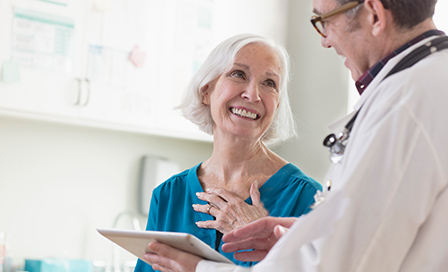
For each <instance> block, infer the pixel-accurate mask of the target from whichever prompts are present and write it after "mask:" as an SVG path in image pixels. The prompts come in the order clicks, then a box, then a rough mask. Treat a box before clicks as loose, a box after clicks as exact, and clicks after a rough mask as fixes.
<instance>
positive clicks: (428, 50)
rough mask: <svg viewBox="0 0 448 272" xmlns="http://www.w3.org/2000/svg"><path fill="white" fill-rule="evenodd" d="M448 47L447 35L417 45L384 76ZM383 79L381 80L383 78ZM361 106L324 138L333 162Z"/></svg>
mask: <svg viewBox="0 0 448 272" xmlns="http://www.w3.org/2000/svg"><path fill="white" fill-rule="evenodd" d="M447 48H448V37H447V36H442V37H440V38H436V39H434V40H431V41H429V42H427V43H426V44H424V45H422V46H420V47H418V48H417V49H415V50H414V51H412V52H411V53H410V54H409V55H407V56H406V57H405V58H403V59H402V60H401V61H400V62H398V64H397V65H396V66H395V67H394V68H393V69H392V70H391V71H390V72H389V73H388V74H387V75H386V76H385V77H384V79H386V78H387V77H389V76H391V75H393V74H395V73H397V72H399V71H401V70H404V69H406V68H409V67H411V66H412V65H414V64H415V63H417V62H418V61H420V60H422V59H424V58H425V57H427V56H428V55H430V54H432V53H435V52H437V51H440V50H443V49H447ZM384 79H383V80H384ZM360 110H361V108H360V109H358V111H357V112H356V113H355V114H354V115H353V117H352V118H351V119H350V121H348V123H347V124H346V125H345V126H344V128H343V129H342V131H341V132H340V133H339V134H338V135H337V136H336V135H335V134H334V133H332V134H330V135H328V136H327V137H325V139H324V143H323V144H324V146H326V147H328V148H329V150H330V161H331V162H332V163H334V164H337V163H338V162H340V161H341V160H342V157H343V155H344V152H345V148H346V147H347V144H348V139H349V137H350V132H351V131H352V129H353V125H354V123H355V121H356V118H357V117H358V114H359V112H360Z"/></svg>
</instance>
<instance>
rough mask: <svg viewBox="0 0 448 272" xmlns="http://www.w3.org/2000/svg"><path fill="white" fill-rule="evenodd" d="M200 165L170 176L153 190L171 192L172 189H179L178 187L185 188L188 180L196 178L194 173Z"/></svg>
mask: <svg viewBox="0 0 448 272" xmlns="http://www.w3.org/2000/svg"><path fill="white" fill-rule="evenodd" d="M200 165H201V164H198V165H195V166H193V167H192V168H190V169H186V170H184V171H182V172H180V173H177V174H174V175H172V176H171V177H169V178H168V179H167V180H165V181H164V182H162V183H161V184H159V185H158V186H157V187H156V188H155V189H154V190H158V191H162V190H171V188H173V187H175V188H176V189H179V188H178V187H179V186H181V187H185V186H187V183H188V180H190V179H195V178H197V174H196V171H197V169H198V167H199V166H200Z"/></svg>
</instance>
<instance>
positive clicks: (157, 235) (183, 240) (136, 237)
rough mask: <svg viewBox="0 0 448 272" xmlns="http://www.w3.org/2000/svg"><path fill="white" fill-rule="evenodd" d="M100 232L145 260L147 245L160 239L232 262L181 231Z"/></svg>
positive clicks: (202, 254)
mask: <svg viewBox="0 0 448 272" xmlns="http://www.w3.org/2000/svg"><path fill="white" fill-rule="evenodd" d="M97 230H98V232H99V233H100V234H102V235H103V236H104V237H106V238H108V239H109V240H111V241H112V242H114V243H116V244H117V245H119V246H120V247H122V248H124V249H126V250H127V251H129V252H130V253H132V254H134V255H135V256H137V257H138V258H139V259H141V260H142V261H144V262H146V263H149V262H147V261H145V260H144V259H143V258H142V256H143V254H145V253H147V252H149V250H148V248H147V246H148V243H149V242H151V241H159V242H161V243H164V244H167V245H170V246H172V247H175V248H177V249H180V250H183V251H186V252H190V253H192V254H195V255H198V256H199V257H202V258H204V259H207V260H211V261H216V262H223V263H229V264H232V263H233V262H232V261H230V260H229V259H227V258H226V257H224V256H223V255H222V254H220V253H219V252H217V251H216V250H214V249H213V248H211V247H210V246H209V245H207V244H206V243H204V242H203V241H201V240H199V238H197V237H196V236H194V235H192V234H188V233H181V232H165V231H137V230H117V229H97Z"/></svg>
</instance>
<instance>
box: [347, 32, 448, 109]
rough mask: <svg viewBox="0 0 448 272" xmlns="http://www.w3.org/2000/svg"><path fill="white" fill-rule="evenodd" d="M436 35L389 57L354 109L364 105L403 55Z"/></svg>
mask: <svg viewBox="0 0 448 272" xmlns="http://www.w3.org/2000/svg"><path fill="white" fill-rule="evenodd" d="M438 37H439V36H431V37H429V38H426V39H424V40H421V41H420V42H418V43H416V44H414V45H412V46H411V47H409V48H408V49H406V50H404V51H403V52H401V53H400V54H398V55H397V56H395V57H393V58H392V59H390V60H389V61H388V62H387V64H386V65H385V66H384V67H383V69H381V71H380V72H379V73H378V75H377V76H376V77H375V78H374V79H373V81H372V82H371V83H370V84H369V86H368V87H367V88H366V89H365V90H364V92H363V93H362V95H361V97H360V98H359V100H358V102H357V103H356V104H355V106H354V107H353V108H354V111H355V112H356V111H358V110H359V109H360V108H361V107H362V106H363V105H364V103H365V102H366V101H367V100H368V99H369V98H370V97H371V96H372V95H373V93H374V90H376V89H377V88H378V85H380V84H381V82H382V81H383V79H384V77H386V75H387V74H388V73H389V72H390V71H391V70H392V69H393V68H394V67H395V65H397V64H398V62H400V60H402V59H403V58H404V57H406V56H407V55H408V54H409V53H411V52H412V51H413V50H415V49H416V48H417V47H420V46H422V45H424V44H425V43H427V42H429V41H431V40H433V39H436V38H438Z"/></svg>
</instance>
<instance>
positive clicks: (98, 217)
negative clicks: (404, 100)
mask: <svg viewBox="0 0 448 272" xmlns="http://www.w3.org/2000/svg"><path fill="white" fill-rule="evenodd" d="M439 2H440V3H438V6H437V8H436V17H435V18H436V23H437V25H438V27H439V28H440V29H442V30H447V29H448V20H447V19H446V18H448V16H447V14H448V5H447V2H446V1H439ZM311 4H312V1H311V0H308V1H299V0H244V1H241V0H0V70H1V74H0V76H1V77H0V263H2V264H3V265H2V267H3V268H0V272H3V271H14V270H17V271H19V270H20V269H23V268H24V267H25V260H27V261H28V262H29V263H31V262H32V261H39V262H45V261H49V260H51V261H53V262H54V263H56V264H58V263H63V264H65V265H66V264H67V262H68V261H79V263H77V265H78V267H82V264H83V263H85V262H88V263H89V264H94V266H93V268H92V266H90V267H91V268H89V269H93V270H95V271H132V266H133V265H135V261H136V258H135V257H133V256H131V255H129V254H127V253H126V252H124V251H123V250H120V249H117V248H114V247H113V244H112V243H111V242H110V241H108V240H106V239H105V238H104V237H102V236H100V235H99V234H98V233H97V231H96V228H112V227H115V228H123V229H138V228H142V229H144V228H145V226H146V213H147V209H148V207H149V206H148V201H149V197H150V195H151V190H152V188H154V186H156V185H157V184H158V183H160V182H161V181H163V180H164V179H165V178H168V177H169V176H171V175H172V174H175V173H177V172H180V171H181V170H184V169H187V168H190V167H192V166H194V165H196V164H197V163H199V162H201V161H203V160H205V159H207V158H208V157H209V156H210V154H211V150H212V139H211V137H210V136H208V135H205V134H204V133H202V132H200V131H198V129H197V128H196V127H194V126H193V125H191V124H190V123H189V122H188V121H186V120H184V119H183V118H182V117H180V115H179V113H178V112H176V111H174V110H173V107H174V106H175V105H176V104H177V103H178V101H179V99H180V96H181V94H182V92H183V89H184V87H185V85H186V84H187V82H188V79H189V78H190V77H191V76H192V75H193V73H194V72H195V71H196V69H197V68H198V67H199V66H200V65H201V63H202V61H203V60H204V59H205V57H206V56H207V55H208V53H209V52H210V51H211V49H212V48H213V47H214V46H216V45H217V44H218V43H219V42H220V41H222V40H223V39H225V38H227V37H229V36H231V35H234V34H238V33H245V32H250V33H257V34H261V35H265V36H267V37H269V38H272V39H274V40H276V41H277V42H278V43H281V44H283V45H284V46H285V47H286V48H287V49H288V51H289V53H290V55H291V62H292V64H293V77H292V81H291V84H290V90H291V93H290V96H291V103H292V107H293V111H294V114H295V116H296V121H297V124H298V132H299V138H297V139H294V140H291V141H289V142H287V143H285V144H282V145H280V146H273V147H272V149H273V150H274V151H276V152H277V153H278V154H280V155H281V156H283V157H284V158H285V159H287V160H289V161H290V162H292V163H294V164H296V165H297V166H299V167H300V168H301V169H302V170H303V171H304V172H306V173H307V174H308V175H310V176H312V177H314V178H315V179H316V180H318V181H320V182H322V181H323V179H324V176H325V172H326V170H327V168H328V167H329V165H330V163H329V160H328V152H327V150H326V149H325V148H324V147H323V146H322V140H323V138H324V137H325V136H326V135H327V125H328V124H329V123H331V122H332V121H334V120H336V119H337V118H339V117H342V116H343V115H344V114H346V113H347V112H348V111H350V108H351V106H352V105H353V104H354V103H355V102H356V100H357V99H358V94H357V92H356V91H355V90H354V89H353V82H352V80H351V78H350V76H349V74H348V72H347V70H346V68H345V67H344V66H343V60H342V58H340V57H338V56H337V55H336V54H334V52H333V50H325V49H324V48H322V46H321V45H320V37H319V36H318V34H317V33H316V32H315V30H314V29H313V27H312V26H311V24H310V22H309V18H310V16H311V15H312V13H311V11H312V6H311ZM114 265H115V266H114ZM75 266H76V265H72V268H71V270H64V269H62V268H55V269H56V270H55V269H53V270H51V269H50V270H45V271H78V270H79V269H80V270H79V271H88V270H85V268H79V269H78V270H76V269H75V268H73V267H75ZM54 267H57V266H54ZM66 267H67V266H66ZM1 269H3V271H2V270H1ZM58 269H59V270H58ZM83 269H84V270H83ZM35 271H44V270H35Z"/></svg>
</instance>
